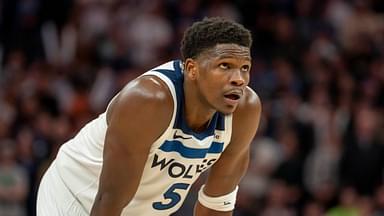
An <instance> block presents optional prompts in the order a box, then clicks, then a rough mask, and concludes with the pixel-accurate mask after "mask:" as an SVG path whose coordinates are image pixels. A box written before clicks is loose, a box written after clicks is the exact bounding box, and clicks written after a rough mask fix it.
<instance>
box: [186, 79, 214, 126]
mask: <svg viewBox="0 0 384 216" xmlns="http://www.w3.org/2000/svg"><path fill="white" fill-rule="evenodd" d="M193 85H194V83H192V82H191V81H187V80H185V81H184V115H185V120H186V121H187V125H188V126H189V127H190V128H191V129H192V130H194V131H197V132H200V131H203V130H205V129H206V128H207V127H208V125H209V123H210V121H211V119H212V117H213V115H214V114H215V112H216V110H214V109H212V108H210V107H209V106H208V105H207V104H206V103H204V102H203V101H202V100H201V96H200V95H199V93H198V91H197V90H196V89H197V88H196V86H193Z"/></svg>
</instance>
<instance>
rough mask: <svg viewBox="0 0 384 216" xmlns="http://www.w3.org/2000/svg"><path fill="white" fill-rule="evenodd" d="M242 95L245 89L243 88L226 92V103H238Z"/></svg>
mask: <svg viewBox="0 0 384 216" xmlns="http://www.w3.org/2000/svg"><path fill="white" fill-rule="evenodd" d="M242 96H243V91H241V90H233V91H229V92H227V93H226V94H224V98H225V101H226V103H228V104H230V105H236V104H237V103H238V102H239V100H240V98H241V97H242Z"/></svg>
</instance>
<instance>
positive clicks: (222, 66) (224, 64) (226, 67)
mask: <svg viewBox="0 0 384 216" xmlns="http://www.w3.org/2000/svg"><path fill="white" fill-rule="evenodd" d="M219 66H220V68H221V69H224V70H226V69H229V64H227V63H221V64H220V65H219Z"/></svg>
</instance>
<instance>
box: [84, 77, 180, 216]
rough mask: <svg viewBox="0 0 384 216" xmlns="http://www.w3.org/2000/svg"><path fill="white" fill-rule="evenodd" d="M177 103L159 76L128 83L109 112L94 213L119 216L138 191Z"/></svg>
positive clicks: (100, 215)
mask: <svg viewBox="0 0 384 216" xmlns="http://www.w3.org/2000/svg"><path fill="white" fill-rule="evenodd" d="M172 104H173V102H172V97H171V94H170V92H169V91H168V89H167V87H166V86H165V84H164V83H163V82H162V81H159V79H158V78H154V77H150V76H144V77H141V78H139V79H138V80H134V81H133V82H131V83H130V84H128V85H127V86H126V87H125V88H124V89H123V90H122V92H121V93H120V94H119V95H118V96H117V98H116V99H115V100H114V101H113V103H112V104H111V106H110V108H109V110H108V113H107V122H108V129H107V133H106V138H105V144H104V154H103V167H102V171H101V176H100V185H99V190H98V193H97V195H96V199H95V201H94V204H93V207H92V211H91V215H92V216H106V215H108V216H117V215H120V214H121V211H122V209H123V208H124V207H125V206H126V205H127V204H128V203H129V202H130V201H131V199H132V198H133V196H134V194H135V193H136V190H137V187H138V185H139V182H140V178H141V175H142V172H143V169H144V165H145V162H146V160H147V157H148V153H149V149H150V147H151V144H152V143H153V142H154V141H155V140H156V139H157V138H158V137H159V136H160V135H161V134H162V133H163V131H164V130H165V129H166V127H167V126H168V124H169V122H170V120H171V115H172V110H173V105H172Z"/></svg>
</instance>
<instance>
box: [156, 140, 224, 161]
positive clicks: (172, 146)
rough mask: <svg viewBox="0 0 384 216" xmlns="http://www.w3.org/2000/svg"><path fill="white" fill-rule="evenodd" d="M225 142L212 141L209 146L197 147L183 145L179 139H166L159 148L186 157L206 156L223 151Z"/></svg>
mask: <svg viewBox="0 0 384 216" xmlns="http://www.w3.org/2000/svg"><path fill="white" fill-rule="evenodd" d="M223 147H224V143H221V142H220V143H219V142H212V144H211V146H210V147H209V148H203V149H197V148H190V147H187V146H185V145H183V143H182V142H180V141H177V140H172V141H169V140H166V141H165V142H164V143H163V144H162V145H161V146H160V148H159V149H161V150H162V151H164V152H177V153H179V154H180V155H181V156H183V157H185V158H205V156H206V155H207V154H208V153H209V154H219V153H221V152H222V151H223Z"/></svg>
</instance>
